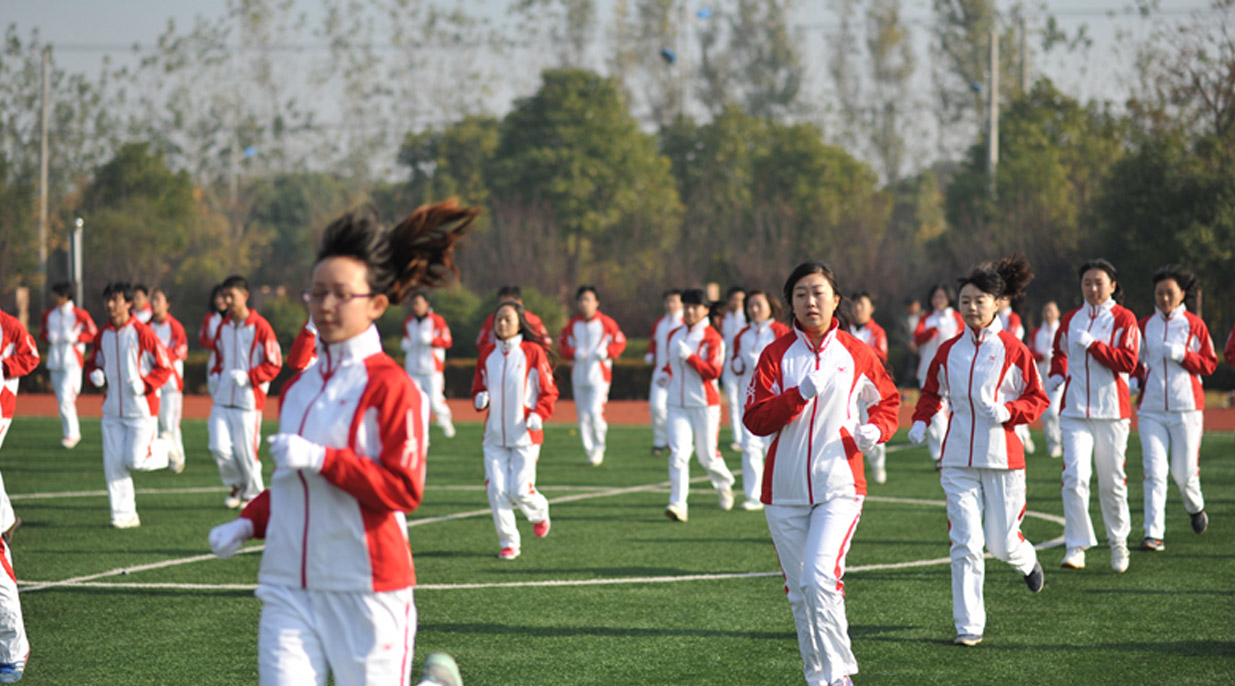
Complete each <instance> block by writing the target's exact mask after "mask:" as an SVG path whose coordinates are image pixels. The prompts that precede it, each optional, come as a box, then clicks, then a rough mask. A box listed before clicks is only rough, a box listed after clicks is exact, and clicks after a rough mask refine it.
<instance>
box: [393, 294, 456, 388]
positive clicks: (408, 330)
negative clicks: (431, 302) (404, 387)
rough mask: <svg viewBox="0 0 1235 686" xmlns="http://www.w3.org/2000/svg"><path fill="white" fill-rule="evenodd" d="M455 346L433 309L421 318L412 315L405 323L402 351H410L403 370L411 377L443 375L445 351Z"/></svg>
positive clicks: (447, 327) (444, 321) (447, 330)
mask: <svg viewBox="0 0 1235 686" xmlns="http://www.w3.org/2000/svg"><path fill="white" fill-rule="evenodd" d="M452 345H454V339H452V338H451V337H450V327H449V326H447V325H446V320H445V319H443V318H442V315H440V314H437V313H436V312H433V311H432V310H430V311H429V313H428V314H426V315H425V316H424V317H421V318H420V319H417V318H416V317H415V316H411V317H408V318H407V319H405V320H403V346H404V347H403V349H404V350H406V351H407V358H406V362H405V364H404V367H405V368H406V369H407V373H408V374H412V375H417V376H424V375H428V374H438V373H441V372H443V371H444V370H445V369H446V351H447V350H448V349H450V347H451V346H452ZM425 390H426V391H428V389H425Z"/></svg>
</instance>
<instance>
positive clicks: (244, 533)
mask: <svg viewBox="0 0 1235 686" xmlns="http://www.w3.org/2000/svg"><path fill="white" fill-rule="evenodd" d="M476 214H477V212H476V211H475V210H471V209H467V208H461V207H459V206H458V205H457V204H455V202H454V201H453V200H450V201H446V202H444V203H441V204H438V205H433V206H426V207H422V208H420V209H418V210H416V212H414V213H413V214H412V215H411V216H410V217H408V218H407V219H406V220H405V221H404V222H403V223H402V224H400V225H399V226H398V227H396V228H395V229H394V230H393V231H388V230H386V229H385V227H383V226H382V225H381V224H380V223H379V221H378V219H377V216H376V213H375V212H374V211H373V210H360V211H357V212H351V213H348V214H345V215H343V216H342V217H341V218H339V219H337V220H335V221H334V222H333V223H332V224H330V226H328V227H326V230H325V234H324V236H323V239H322V245H321V247H320V248H319V250H318V259H317V263H316V265H315V266H314V268H313V275H312V281H311V286H310V289H309V290H308V291H307V292H306V300H307V302H308V304H309V313H310V315H311V316H312V317H313V321H314V323H315V324H316V325H317V330H318V343H317V358H318V362H317V364H315V365H313V366H311V367H309V368H307V369H305V370H304V371H302V372H301V373H300V374H298V375H297V376H295V377H293V379H292V380H290V381H288V383H287V384H286V385H285V386H284V388H283V398H282V403H281V404H280V411H279V433H278V434H277V435H275V436H271V437H270V439H269V443H270V453H271V455H272V456H273V457H274V461H275V471H274V476H273V478H272V479H271V484H270V488H269V490H266V491H263V492H262V493H261V495H260V496H259V497H258V498H256V499H255V500H254V501H253V502H252V503H250V504H249V505H248V506H247V507H245V509H244V510H243V512H242V513H241V515H240V517H239V518H238V519H236V520H234V521H232V522H229V523H227V524H222V525H220V526H217V527H215V528H214V530H212V531H211V532H210V546H211V548H212V549H213V550H214V552H215V554H216V555H218V556H219V557H222V558H226V557H229V556H231V555H232V554H233V553H235V552H236V550H237V549H238V548H239V547H240V545H241V544H242V543H243V542H244V541H245V540H248V539H249V538H253V537H257V538H263V537H264V538H265V539H266V549H265V552H264V553H263V554H262V563H261V571H260V572H259V574H258V582H259V585H258V589H257V597H258V598H259V599H260V600H261V601H262V615H261V622H260V624H259V627H258V641H257V655H258V658H257V659H258V674H259V675H260V678H261V683H262V684H263V686H275V685H277V686H293V685H300V684H317V685H322V686H324V684H325V683H326V681H327V678H328V675H331V674H333V677H334V683H335V684H339V686H345V685H361V684H365V685H369V684H374V685H376V684H404V685H406V684H408V683H409V679H410V676H411V675H410V672H411V669H410V665H411V664H412V647H413V641H414V638H415V634H416V607H415V605H414V603H413V597H412V586H414V585H415V583H416V575H415V571H414V569H413V566H412V551H411V549H410V547H409V546H408V539H407V520H406V517H405V514H404V513H406V512H411V511H412V510H415V509H416V507H417V506H418V505H419V504H420V501H421V497H422V495H423V492H424V479H425V437H424V433H423V427H422V424H421V422H420V420H419V417H420V411H421V402H422V397H421V395H420V393H419V392H418V391H417V390H416V388H415V386H414V385H413V383H412V380H411V379H410V378H409V377H408V376H407V374H406V373H405V372H404V371H403V368H402V367H400V366H399V364H398V363H397V362H395V361H394V360H392V359H391V358H390V357H389V356H387V355H386V354H385V353H384V352H382V347H381V339H380V337H379V336H378V335H377V329H376V327H374V325H373V323H374V322H375V321H376V320H377V319H379V318H380V317H381V316H382V314H383V313H385V311H386V308H387V307H388V306H389V305H390V304H392V303H395V304H397V303H398V302H399V301H401V300H402V299H403V298H404V297H405V296H406V294H407V293H408V292H410V291H412V290H413V289H415V288H416V287H417V286H424V287H432V286H435V285H439V284H441V283H442V282H443V281H445V279H446V278H447V276H448V274H450V273H451V272H453V271H454V262H453V257H452V252H453V249H452V246H453V245H454V243H455V241H457V240H458V239H459V237H460V236H461V235H462V234H463V232H464V231H465V230H466V229H467V227H468V226H469V225H470V224H471V222H472V220H473V219H474V218H475V216H476Z"/></svg>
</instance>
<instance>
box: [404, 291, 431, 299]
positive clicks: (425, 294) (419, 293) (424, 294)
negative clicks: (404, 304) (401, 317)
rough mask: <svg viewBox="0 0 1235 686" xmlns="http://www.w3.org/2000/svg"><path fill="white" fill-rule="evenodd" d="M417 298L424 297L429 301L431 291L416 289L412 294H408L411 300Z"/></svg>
mask: <svg viewBox="0 0 1235 686" xmlns="http://www.w3.org/2000/svg"><path fill="white" fill-rule="evenodd" d="M416 298H424V301H425V302H429V292H428V291H416V292H414V293H412V294H411V295H409V296H407V299H408V300H409V301H411V300H415V299H416Z"/></svg>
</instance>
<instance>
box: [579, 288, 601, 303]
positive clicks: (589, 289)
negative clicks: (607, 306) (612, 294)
mask: <svg viewBox="0 0 1235 686" xmlns="http://www.w3.org/2000/svg"><path fill="white" fill-rule="evenodd" d="M584 293H591V294H592V295H594V296H596V299H597V300H600V294H599V293H597V292H596V287H595V286H590V285H585V286H580V287H579V289H578V290H577V291H575V300H578V299H579V298H582V297H583V294H584Z"/></svg>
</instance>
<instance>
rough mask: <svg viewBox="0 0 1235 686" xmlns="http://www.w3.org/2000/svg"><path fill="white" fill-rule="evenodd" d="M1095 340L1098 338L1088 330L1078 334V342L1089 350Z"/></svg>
mask: <svg viewBox="0 0 1235 686" xmlns="http://www.w3.org/2000/svg"><path fill="white" fill-rule="evenodd" d="M1095 340H1097V339H1096V338H1094V337H1093V334H1091V333H1089V332H1088V331H1082V332H1080V333H1078V334H1077V335H1076V342H1077V343H1079V344H1080V346H1081V347H1082V348H1084V349H1086V350H1089V346H1091V345H1093V343H1094V341H1095Z"/></svg>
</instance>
